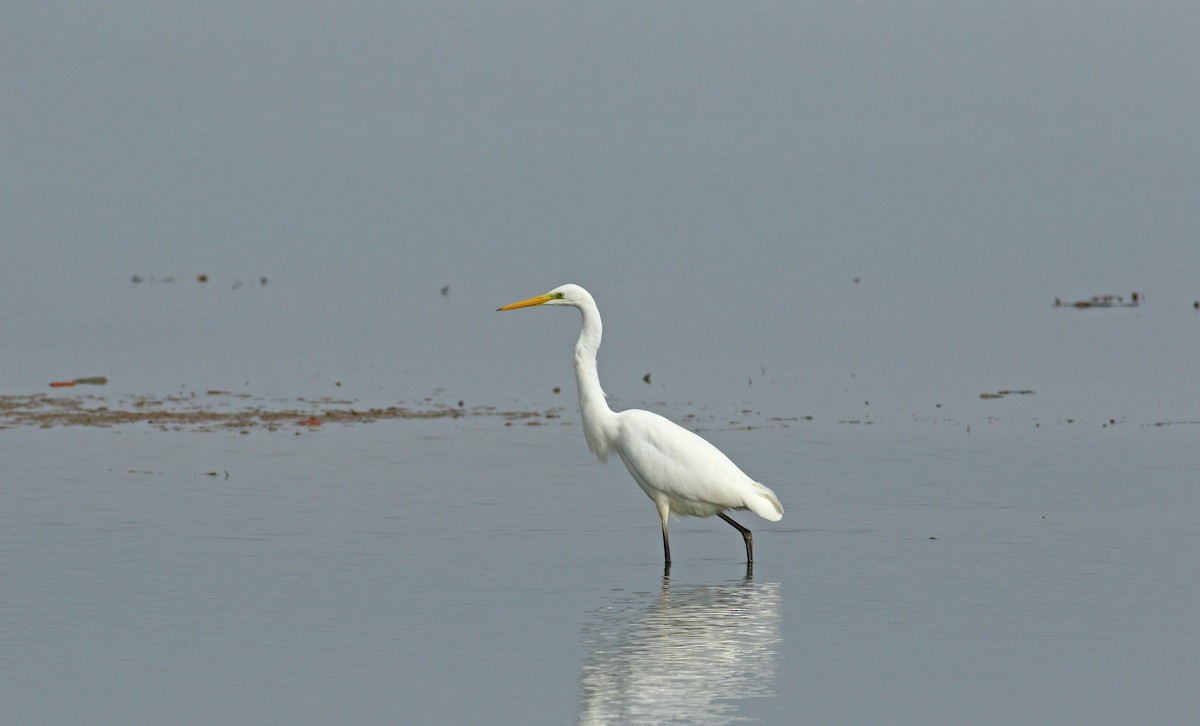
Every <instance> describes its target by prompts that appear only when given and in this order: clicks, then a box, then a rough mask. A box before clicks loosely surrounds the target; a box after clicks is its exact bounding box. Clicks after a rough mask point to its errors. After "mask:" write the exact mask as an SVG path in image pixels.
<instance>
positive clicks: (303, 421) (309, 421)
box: [296, 416, 321, 426]
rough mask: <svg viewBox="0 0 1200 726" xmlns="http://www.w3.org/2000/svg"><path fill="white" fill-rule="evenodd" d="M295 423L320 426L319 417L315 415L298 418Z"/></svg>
mask: <svg viewBox="0 0 1200 726" xmlns="http://www.w3.org/2000/svg"><path fill="white" fill-rule="evenodd" d="M296 423H298V424H300V425H301V426H320V425H321V419H319V418H317V417H316V416H309V417H308V418H302V419H300V420H299V421H297V422H296Z"/></svg>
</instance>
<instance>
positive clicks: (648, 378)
mask: <svg viewBox="0 0 1200 726" xmlns="http://www.w3.org/2000/svg"><path fill="white" fill-rule="evenodd" d="M642 380H643V381H645V382H646V383H649V382H650V374H649V373H647V374H646V375H644V376H642Z"/></svg>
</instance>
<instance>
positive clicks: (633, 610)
mask: <svg viewBox="0 0 1200 726" xmlns="http://www.w3.org/2000/svg"><path fill="white" fill-rule="evenodd" d="M779 609H780V593H779V583H777V582H770V583H756V582H753V578H752V571H751V570H750V569H749V568H747V570H746V576H745V577H744V578H743V579H742V580H741V581H738V582H731V583H728V584H722V585H681V584H676V585H672V584H671V578H670V568H669V567H668V568H667V569H666V570H665V571H664V572H663V578H662V590H661V592H660V593H639V594H635V595H622V596H619V597H613V598H610V599H609V600H608V602H607V603H605V604H604V605H603V606H602V607H600V608H598V609H597V610H596V611H595V612H594V613H593V614H592V618H591V619H590V621H589V623H588V624H587V625H586V626H585V629H584V640H585V646H586V648H587V655H586V656H585V659H584V663H583V674H582V676H581V681H582V691H583V693H582V699H583V702H582V704H581V706H580V711H579V723H581V724H601V723H664V722H671V723H698V724H724V723H730V722H732V721H734V720H740V719H739V718H738V704H739V702H740V701H741V700H742V699H746V698H753V697H762V696H773V695H774V690H773V681H774V676H775V661H776V656H777V653H778V646H779V641H780V636H779Z"/></svg>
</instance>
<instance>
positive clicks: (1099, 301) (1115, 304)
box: [1054, 292, 1142, 310]
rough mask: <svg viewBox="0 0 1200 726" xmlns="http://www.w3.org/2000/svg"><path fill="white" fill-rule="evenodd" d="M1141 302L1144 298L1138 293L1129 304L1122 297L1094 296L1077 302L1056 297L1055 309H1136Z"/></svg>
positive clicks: (1133, 294)
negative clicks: (1064, 300)
mask: <svg viewBox="0 0 1200 726" xmlns="http://www.w3.org/2000/svg"><path fill="white" fill-rule="evenodd" d="M1141 301H1142V296H1141V295H1139V294H1138V293H1136V292H1134V293H1131V294H1130V296H1129V301H1128V302H1126V301H1125V298H1124V296H1121V295H1092V296H1091V297H1090V298H1088V299H1087V300H1076V301H1075V302H1063V301H1062V298H1057V297H1056V298H1054V307H1056V308H1077V309H1079V310H1086V309H1087V308H1136V307H1137V306H1138V303H1140V302H1141Z"/></svg>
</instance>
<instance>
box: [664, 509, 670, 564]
mask: <svg viewBox="0 0 1200 726" xmlns="http://www.w3.org/2000/svg"><path fill="white" fill-rule="evenodd" d="M663 564H664V565H666V566H667V567H670V566H671V542H670V540H668V539H667V521H666V520H665V519H664V520H663Z"/></svg>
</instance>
